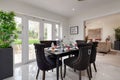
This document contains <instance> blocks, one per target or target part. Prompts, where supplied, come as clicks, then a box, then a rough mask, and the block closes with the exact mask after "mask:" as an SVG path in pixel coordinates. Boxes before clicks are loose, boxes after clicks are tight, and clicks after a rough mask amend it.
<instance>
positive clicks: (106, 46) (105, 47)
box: [97, 42, 111, 53]
mask: <svg viewBox="0 0 120 80" xmlns="http://www.w3.org/2000/svg"><path fill="white" fill-rule="evenodd" d="M110 50H111V42H99V43H98V46H97V52H103V53H108V52H109V51H110Z"/></svg>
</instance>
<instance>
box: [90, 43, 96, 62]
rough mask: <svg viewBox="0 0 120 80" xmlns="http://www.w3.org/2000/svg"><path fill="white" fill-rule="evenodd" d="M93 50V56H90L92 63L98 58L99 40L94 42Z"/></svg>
mask: <svg viewBox="0 0 120 80" xmlns="http://www.w3.org/2000/svg"><path fill="white" fill-rule="evenodd" d="M92 44H93V45H92V51H91V56H90V63H93V62H95V60H96V53H97V50H96V49H97V44H98V42H92Z"/></svg>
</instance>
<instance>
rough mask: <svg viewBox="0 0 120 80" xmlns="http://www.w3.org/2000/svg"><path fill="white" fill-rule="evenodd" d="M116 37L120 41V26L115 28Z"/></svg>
mask: <svg viewBox="0 0 120 80" xmlns="http://www.w3.org/2000/svg"><path fill="white" fill-rule="evenodd" d="M115 39H116V40H119V41H120V27H118V28H115Z"/></svg>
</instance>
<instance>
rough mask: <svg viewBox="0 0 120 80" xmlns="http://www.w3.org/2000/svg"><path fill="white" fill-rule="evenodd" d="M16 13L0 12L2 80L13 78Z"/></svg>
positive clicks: (0, 78) (0, 77)
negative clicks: (13, 43) (12, 45)
mask: <svg viewBox="0 0 120 80" xmlns="http://www.w3.org/2000/svg"><path fill="white" fill-rule="evenodd" d="M14 16H15V14H14V12H5V11H0V80H2V79H4V78H7V77H10V76H13V48H12V47H11V44H12V42H13V41H14V39H16V38H17V35H16V32H17V29H16V23H15V21H14Z"/></svg>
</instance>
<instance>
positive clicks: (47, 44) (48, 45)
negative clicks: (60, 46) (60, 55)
mask: <svg viewBox="0 0 120 80" xmlns="http://www.w3.org/2000/svg"><path fill="white" fill-rule="evenodd" d="M52 42H53V43H54V45H57V41H55V40H45V41H40V43H44V44H45V45H46V46H45V47H51V44H52Z"/></svg>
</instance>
